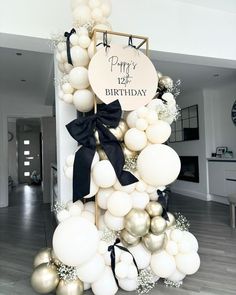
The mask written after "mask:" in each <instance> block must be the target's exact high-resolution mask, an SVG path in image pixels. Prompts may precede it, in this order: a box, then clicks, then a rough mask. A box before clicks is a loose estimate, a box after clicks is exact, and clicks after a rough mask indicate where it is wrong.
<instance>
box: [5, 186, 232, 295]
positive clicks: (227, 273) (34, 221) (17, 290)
mask: <svg viewBox="0 0 236 295" xmlns="http://www.w3.org/2000/svg"><path fill="white" fill-rule="evenodd" d="M170 211H171V212H181V213H182V214H184V215H185V216H186V217H187V218H188V219H189V220H190V222H191V232H193V233H194V234H195V235H196V237H197V239H198V241H199V244H200V251H199V253H200V257H201V268H200V270H199V272H198V273H197V274H195V275H193V276H188V277H187V278H186V279H185V280H184V284H183V286H182V287H181V288H179V289H176V288H169V287H168V288H167V287H165V286H164V285H163V284H162V283H161V282H160V283H159V284H158V285H157V287H156V288H155V289H153V290H152V291H151V292H150V293H149V294H150V295H154V294H155V295H156V294H175V295H180V294H181V295H182V294H183V295H185V294H190V295H191V294H204V295H206V294H209V295H210V294H218V295H227V294H233V295H236V230H232V229H231V228H230V227H229V225H228V224H229V220H228V207H227V206H226V205H221V204H217V203H213V202H204V201H200V200H195V199H192V198H187V197H183V196H172V197H171V198H170ZM54 226H55V224H54V223H53V218H52V216H51V214H50V210H49V206H47V205H43V204H42V194H41V189H40V187H30V186H20V187H18V188H16V189H15V190H14V191H13V192H12V193H11V195H10V207H9V208H2V209H0V294H1V295H18V294H21V295H31V294H36V293H35V292H34V291H33V290H32V289H31V287H30V284H29V278H30V273H31V271H32V260H33V256H34V254H35V252H36V251H37V250H38V249H40V248H41V247H45V246H50V245H51V235H52V232H53V228H54ZM88 294H90V292H88ZM123 294H130V295H131V294H135V293H127V292H124V291H119V293H118V295H123Z"/></svg>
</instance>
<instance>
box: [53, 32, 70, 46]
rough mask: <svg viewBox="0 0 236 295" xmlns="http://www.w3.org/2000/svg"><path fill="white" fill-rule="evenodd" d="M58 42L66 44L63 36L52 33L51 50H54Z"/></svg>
mask: <svg viewBox="0 0 236 295" xmlns="http://www.w3.org/2000/svg"><path fill="white" fill-rule="evenodd" d="M60 42H66V39H65V36H64V34H61V33H52V34H51V42H50V43H51V44H52V45H53V48H56V47H57V45H58V44H59V43H60Z"/></svg>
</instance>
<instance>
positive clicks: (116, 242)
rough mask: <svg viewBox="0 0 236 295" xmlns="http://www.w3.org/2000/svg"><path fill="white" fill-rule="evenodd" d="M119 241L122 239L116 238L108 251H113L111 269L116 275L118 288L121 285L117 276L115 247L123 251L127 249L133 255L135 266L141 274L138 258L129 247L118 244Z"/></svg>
mask: <svg viewBox="0 0 236 295" xmlns="http://www.w3.org/2000/svg"><path fill="white" fill-rule="evenodd" d="M119 243H120V239H116V241H115V243H114V244H113V245H111V246H109V247H108V251H109V252H111V254H110V257H111V269H112V272H113V276H114V279H115V281H116V284H117V287H118V288H119V287H120V286H119V282H118V279H117V277H116V251H115V247H117V248H119V249H120V250H122V251H125V252H127V253H129V254H130V255H131V256H132V258H133V263H134V265H135V267H136V269H137V273H138V274H139V270H138V265H137V263H136V260H135V258H134V256H133V254H132V253H131V252H130V251H129V250H128V249H127V248H125V247H123V246H120V245H118V244H119Z"/></svg>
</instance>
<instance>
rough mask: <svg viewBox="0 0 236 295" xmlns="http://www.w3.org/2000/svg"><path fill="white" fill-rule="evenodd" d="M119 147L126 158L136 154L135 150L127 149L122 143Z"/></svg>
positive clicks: (133, 156)
mask: <svg viewBox="0 0 236 295" xmlns="http://www.w3.org/2000/svg"><path fill="white" fill-rule="evenodd" d="M121 147H122V150H123V153H124V156H125V158H128V159H130V158H135V157H136V156H137V155H138V153H137V152H134V151H131V150H129V149H128V148H127V147H126V145H125V144H124V143H122V144H121Z"/></svg>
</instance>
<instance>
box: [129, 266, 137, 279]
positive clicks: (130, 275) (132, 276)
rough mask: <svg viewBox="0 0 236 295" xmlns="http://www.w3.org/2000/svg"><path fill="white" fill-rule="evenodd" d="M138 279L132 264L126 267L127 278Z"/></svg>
mask: <svg viewBox="0 0 236 295" xmlns="http://www.w3.org/2000/svg"><path fill="white" fill-rule="evenodd" d="M137 277H138V272H137V269H136V267H135V265H134V264H131V265H129V266H128V274H127V278H128V279H130V280H133V279H135V278H137Z"/></svg>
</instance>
